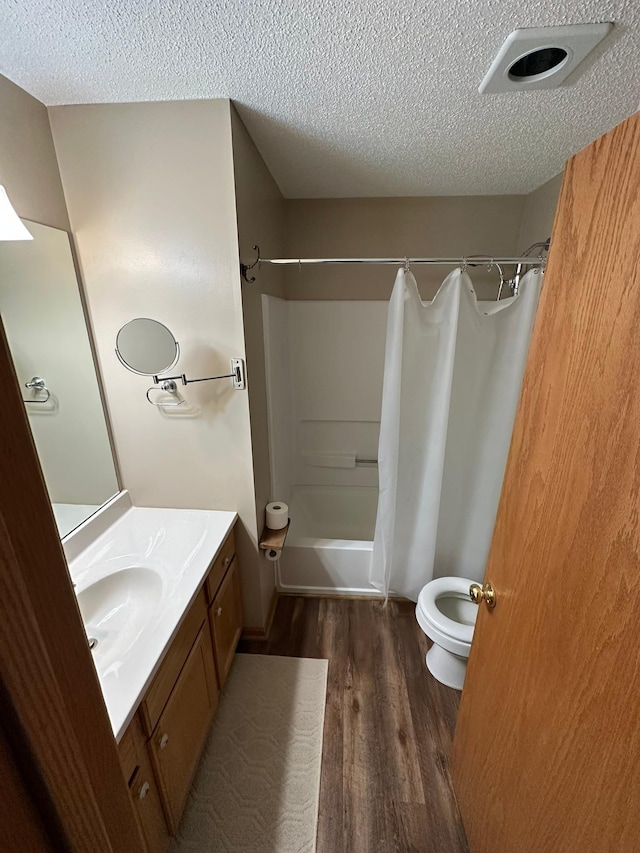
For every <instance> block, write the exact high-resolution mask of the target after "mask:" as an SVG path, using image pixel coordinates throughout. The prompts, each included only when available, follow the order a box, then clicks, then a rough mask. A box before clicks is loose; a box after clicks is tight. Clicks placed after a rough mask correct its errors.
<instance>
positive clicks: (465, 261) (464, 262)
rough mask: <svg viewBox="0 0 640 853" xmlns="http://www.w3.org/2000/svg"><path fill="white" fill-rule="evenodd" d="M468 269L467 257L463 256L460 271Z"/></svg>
mask: <svg viewBox="0 0 640 853" xmlns="http://www.w3.org/2000/svg"><path fill="white" fill-rule="evenodd" d="M466 271H467V259H466V258H463V259H462V266H461V267H460V272H466Z"/></svg>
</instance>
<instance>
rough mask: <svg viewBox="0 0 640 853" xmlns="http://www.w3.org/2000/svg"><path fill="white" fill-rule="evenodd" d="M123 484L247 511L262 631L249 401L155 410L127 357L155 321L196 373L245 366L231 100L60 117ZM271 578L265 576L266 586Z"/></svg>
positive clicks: (202, 390)
mask: <svg viewBox="0 0 640 853" xmlns="http://www.w3.org/2000/svg"><path fill="white" fill-rule="evenodd" d="M50 117H51V124H52V129H53V136H54V140H55V145H56V150H57V154H58V160H59V164H60V171H61V175H62V181H63V185H64V190H65V195H66V199H67V205H68V209H69V215H70V219H71V226H72V230H73V233H74V236H75V239H76V244H77V248H78V254H79V257H80V263H81V267H82V271H83V278H84V282H85V288H86V293H87V298H88V304H89V310H90V314H91V317H92V321H93V328H94V331H95V337H96V343H97V349H98V354H99V360H100V367H101V371H102V375H103V379H104V384H105V389H106V395H107V402H108V408H109V412H110V415H111V421H112V425H113V432H114V438H115V444H116V450H117V454H118V459H119V463H120V470H121V474H122V479H123V484H124V486H125V488H128V489H129V490H130V491H131V494H132V496H133V500H134V502H135V503H136V504H138V505H141V506H173V507H192V508H204V509H236V510H237V511H238V513H239V515H240V519H241V531H240V535H239V543H238V547H239V557H240V562H241V568H242V580H243V593H244V604H245V624H247V625H251V626H254V625H255V626H260V625H262V624H263V622H264V616H265V612H264V606H263V590H264V589H265V587H268V585H269V582H270V579H271V578H272V572H271V570H270V567H269V568H267V564H266V563H263V562H262V561H261V560H260V558H259V557H258V553H257V536H258V531H257V521H256V511H255V497H254V487H253V468H252V462H251V431H250V422H249V398H248V394H247V392H246V391H235V390H233V388H232V385H231V382H230V381H226V380H225V381H219V382H210V383H202V384H196V385H192V386H188V387H187V388H185V389H183V390H182V393H183V396H184V397H185V399H186V400H187V403H186V404H185V405H184V406H182V407H180V408H178V409H167V410H164V411H162V410H160V409H157V408H154V407H152V406H151V405H149V403H148V402H147V400H146V399H145V391H146V389H147V388H148V387H149V385H150V381H149V380H148V379H146V378H144V377H141V376H136V375H134V374H132V373H130V372H128V371H127V370H125V368H124V367H123V366H122V365H121V364H120V363H119V362H118V361H117V359H116V356H115V353H114V342H115V337H116V333H117V331H118V329H119V328H120V326H122V325H123V323H125V322H127V321H128V320H131V319H133V318H134V317H138V316H149V317H152V318H154V319H157V320H160V321H162V322H164V323H165V324H166V325H167V326H169V327H170V328H171V329H172V331H173V332H174V334H175V335H176V338H177V339H178V340H179V342H180V346H181V350H182V353H181V358H180V362H179V364H178V369H179V371H181V372H185V373H186V374H187V375H188V376H190V377H199V376H210V375H212V374H216V373H224V372H227V371H228V369H229V359H230V358H231V357H232V356H239V357H244V355H245V347H244V333H243V317H242V296H241V288H240V274H239V267H238V240H237V234H236V219H235V192H234V182H233V160H232V146H231V115H230V104H229V102H228V101H225V100H218V101H180V102H168V103H137V104H111V105H91V106H69V107H55V108H52V109H51V110H50ZM263 575H264V577H263Z"/></svg>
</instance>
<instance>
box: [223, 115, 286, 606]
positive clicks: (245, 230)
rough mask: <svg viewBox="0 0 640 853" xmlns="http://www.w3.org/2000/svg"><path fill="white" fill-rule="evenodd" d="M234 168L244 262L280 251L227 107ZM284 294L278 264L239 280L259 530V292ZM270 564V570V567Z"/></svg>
mask: <svg viewBox="0 0 640 853" xmlns="http://www.w3.org/2000/svg"><path fill="white" fill-rule="evenodd" d="M231 130H232V139H233V168H234V177H235V192H236V214H237V226H238V241H239V246H240V257H241V258H242V260H243V261H245V262H248V261H250V260H251V259H253V257H254V256H255V252H254V251H253V246H254V244H257V245H259V246H260V250H261V251H262V252H263V253H265V252H266V253H269V254H270V255H271V253H273V255H280V254H281V253H282V252H283V251H284V199H283V198H282V195H281V193H280V190H279V189H278V186H277V184H276V183H275V181H274V180H273V178H272V177H271V173H270V172H269V170H268V169H267V166H266V165H265V162H264V160H263V159H262V157H261V156H260V154H259V152H258V149H257V148H256V147H255V145H254V144H253V141H252V139H251V137H250V136H249V134H248V132H247V130H246V128H245V126H244V124H243V123H242V121H241V119H240V117H239V116H238V114H237V112H236V111H235V109H233V108H232V110H231ZM263 293H268V294H270V295H271V296H281V297H282V296H284V273H283V271H282V270H281V269H278V268H277V267H263V268H262V270H261V271H260V274H259V275H257V276H256V280H255V282H253V284H248V283H247V282H244V281H243V282H242V309H243V315H244V335H245V345H246V353H247V375H248V388H249V409H250V421H251V444H252V449H253V475H254V485H255V502H256V515H257V521H258V531H259V532H261V531H262V528H263V525H264V508H265V506H266V505H267V503H268V502H269V501H270V500H273V499H274V498H275V497H277V496H276V495H273V494H272V493H271V475H270V468H269V426H268V418H267V390H266V381H265V363H264V341H263V331H262V294H263ZM265 564H266V565H265V571H264V572H262V574H261V577H262V581H263V589H262V599H263V607H268V605H269V601H270V599H271V596H272V594H273V589H274V581H273V571H272V570H273V564H272V563H267V562H266V561H265ZM269 567H271V571H270V569H269Z"/></svg>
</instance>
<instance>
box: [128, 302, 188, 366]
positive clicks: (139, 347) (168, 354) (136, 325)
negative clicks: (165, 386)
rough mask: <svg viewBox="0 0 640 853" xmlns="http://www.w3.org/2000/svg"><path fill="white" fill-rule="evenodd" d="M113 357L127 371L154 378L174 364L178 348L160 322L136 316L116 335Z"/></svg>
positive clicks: (177, 356) (177, 355)
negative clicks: (117, 359)
mask: <svg viewBox="0 0 640 853" xmlns="http://www.w3.org/2000/svg"><path fill="white" fill-rule="evenodd" d="M116 355H117V356H118V358H119V359H120V361H121V363H122V364H123V365H124V366H125V367H126V368H127V370H131V371H132V372H133V373H137V374H139V375H141V376H157V375H158V374H159V373H165V372H166V371H167V370H171V368H172V367H173V366H174V365H175V364H176V362H177V361H178V358H179V357H180V345H179V344H178V342H177V341H176V339H175V338H174V336H173V334H172V333H171V331H170V330H169V329H168V328H167V327H166V326H165V325H164V324H163V323H160V322H158V320H151V319H150V318H149V317H137V318H136V319H135V320H130V321H129V322H128V323H125V325H124V326H123V327H122V328H121V329H120V331H119V332H118V334H117V336H116Z"/></svg>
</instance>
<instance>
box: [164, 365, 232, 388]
mask: <svg viewBox="0 0 640 853" xmlns="http://www.w3.org/2000/svg"><path fill="white" fill-rule="evenodd" d="M176 379H179V380H180V382H182V384H183V385H191V384H193V383H194V382H210V381H211V380H213V379H232V380H233V387H234V388H235V389H236V391H243V390H244V387H245V370H244V359H242V358H232V359H231V373H223V374H221V375H220V376H203V377H202V378H201V379H187V377H186V375H185V374H184V373H179V374H178V375H177V376H162V377H160V376H154V377H153V381H154V382H155V383H156V385H159V384H160V383H161V382H168V381H171V380H176Z"/></svg>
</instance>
